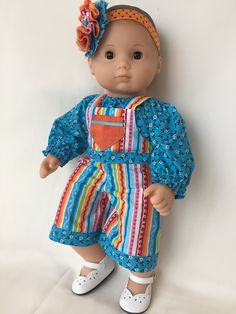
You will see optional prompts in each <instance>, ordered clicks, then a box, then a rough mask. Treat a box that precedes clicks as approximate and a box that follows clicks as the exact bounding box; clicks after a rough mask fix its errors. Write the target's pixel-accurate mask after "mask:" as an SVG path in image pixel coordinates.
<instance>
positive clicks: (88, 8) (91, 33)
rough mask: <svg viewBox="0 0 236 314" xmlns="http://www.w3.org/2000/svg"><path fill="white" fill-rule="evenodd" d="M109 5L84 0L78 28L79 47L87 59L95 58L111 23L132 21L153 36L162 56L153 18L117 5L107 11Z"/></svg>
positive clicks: (138, 10) (102, 0)
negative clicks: (106, 29)
mask: <svg viewBox="0 0 236 314" xmlns="http://www.w3.org/2000/svg"><path fill="white" fill-rule="evenodd" d="M107 5H108V3H107V2H106V1H104V0H100V1H97V2H95V3H93V2H91V1H90V0H84V3H83V4H82V5H81V6H80V16H79V21H80V22H81V25H80V26H78V27H77V45H78V46H79V48H80V49H81V50H82V51H84V52H85V56H86V57H90V56H93V55H94V53H95V52H96V50H97V48H98V45H99V42H100V40H101V39H102V36H103V34H104V32H105V28H106V25H107V24H108V23H109V22H112V21H117V20H132V21H136V22H138V23H140V24H141V25H143V26H144V27H145V28H146V29H147V31H148V32H149V34H150V35H151V37H152V39H153V41H154V43H155V45H156V48H157V51H158V54H159V55H160V38H159V35H158V32H157V29H156V27H155V24H154V22H153V21H152V18H151V17H150V16H149V15H148V14H147V13H146V12H145V11H143V10H141V9H139V8H137V7H133V6H129V5H116V6H113V7H111V8H109V9H107Z"/></svg>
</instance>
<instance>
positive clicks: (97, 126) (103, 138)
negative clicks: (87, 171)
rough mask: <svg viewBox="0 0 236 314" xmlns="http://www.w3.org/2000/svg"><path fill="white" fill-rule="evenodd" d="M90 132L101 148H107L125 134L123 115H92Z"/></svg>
mask: <svg viewBox="0 0 236 314" xmlns="http://www.w3.org/2000/svg"><path fill="white" fill-rule="evenodd" d="M90 134H91V136H92V138H93V140H94V142H95V143H96V144H97V145H98V146H99V148H100V149H101V150H105V149H107V148H109V147H111V146H112V145H113V144H115V143H117V142H118V141H119V140H121V139H122V137H123V136H124V120H123V118H122V117H110V116H102V115H96V114H95V115H92V121H91V126H90Z"/></svg>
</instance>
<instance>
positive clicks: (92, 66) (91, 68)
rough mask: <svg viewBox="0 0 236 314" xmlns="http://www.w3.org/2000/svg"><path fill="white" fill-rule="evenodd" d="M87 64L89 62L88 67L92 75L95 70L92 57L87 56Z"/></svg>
mask: <svg viewBox="0 0 236 314" xmlns="http://www.w3.org/2000/svg"><path fill="white" fill-rule="evenodd" d="M88 64H89V69H90V72H91V74H92V75H94V74H95V71H94V62H93V58H91V57H89V58H88Z"/></svg>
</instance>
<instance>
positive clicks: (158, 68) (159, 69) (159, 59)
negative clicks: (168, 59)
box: [156, 56, 163, 75]
mask: <svg viewBox="0 0 236 314" xmlns="http://www.w3.org/2000/svg"><path fill="white" fill-rule="evenodd" d="M162 62H163V59H162V57H161V56H159V57H158V61H157V69H156V71H157V72H156V75H158V74H159V73H160V72H161V67H162Z"/></svg>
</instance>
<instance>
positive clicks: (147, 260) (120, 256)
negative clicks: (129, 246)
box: [98, 233, 158, 273]
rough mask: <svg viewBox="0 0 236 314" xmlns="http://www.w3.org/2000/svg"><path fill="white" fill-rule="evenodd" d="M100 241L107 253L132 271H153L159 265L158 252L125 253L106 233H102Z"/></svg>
mask: <svg viewBox="0 0 236 314" xmlns="http://www.w3.org/2000/svg"><path fill="white" fill-rule="evenodd" d="M98 243H99V244H100V245H101V247H102V248H103V249H104V251H105V253H106V254H107V255H108V256H110V257H111V258H112V259H113V260H114V261H115V262H116V263H118V264H120V265H121V266H123V267H125V268H127V269H129V270H131V271H134V272H137V273H143V272H147V271H151V270H152V269H154V268H155V267H156V265H157V260H158V254H155V255H153V256H132V255H128V254H125V253H123V252H121V251H119V250H118V249H116V248H115V247H114V246H113V245H112V244H111V242H110V240H109V238H108V237H107V235H106V234H105V233H101V235H100V237H99V241H98Z"/></svg>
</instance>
